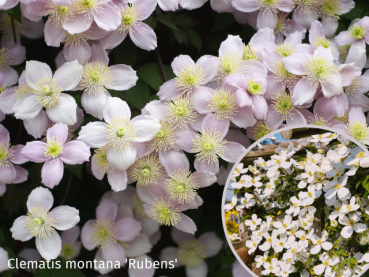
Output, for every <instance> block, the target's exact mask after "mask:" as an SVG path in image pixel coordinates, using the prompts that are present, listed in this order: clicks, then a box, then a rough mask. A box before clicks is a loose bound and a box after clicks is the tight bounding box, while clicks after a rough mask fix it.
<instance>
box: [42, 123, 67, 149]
mask: <svg viewBox="0 0 369 277" xmlns="http://www.w3.org/2000/svg"><path fill="white" fill-rule="evenodd" d="M46 137H47V141H48V142H49V141H52V140H53V139H58V140H60V142H61V143H62V144H64V143H65V141H66V140H67V137H68V126H67V125H66V124H63V123H57V124H55V125H54V126H53V127H51V128H49V129H48V130H47V134H46Z"/></svg>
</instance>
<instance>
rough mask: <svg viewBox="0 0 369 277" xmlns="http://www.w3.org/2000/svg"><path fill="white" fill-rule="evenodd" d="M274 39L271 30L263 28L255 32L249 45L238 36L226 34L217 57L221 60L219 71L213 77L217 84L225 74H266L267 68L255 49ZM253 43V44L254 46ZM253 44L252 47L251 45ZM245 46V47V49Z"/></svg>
mask: <svg viewBox="0 0 369 277" xmlns="http://www.w3.org/2000/svg"><path fill="white" fill-rule="evenodd" d="M271 39H273V40H274V35H273V31H272V30H271V29H269V28H265V29H263V30H261V31H260V32H258V33H257V34H255V36H254V37H253V38H252V39H251V41H250V44H249V47H247V46H244V44H243V42H242V40H241V38H240V37H239V36H232V35H228V37H227V39H226V40H225V41H223V42H222V43H221V44H220V47H219V59H220V61H221V64H220V68H219V72H218V74H217V76H216V77H215V80H216V81H217V83H218V84H223V82H224V79H225V78H226V77H227V76H230V75H234V74H243V75H251V74H252V73H255V72H260V73H263V74H265V75H266V74H267V72H268V71H267V69H266V67H265V65H264V64H262V63H261V62H260V61H259V59H258V58H257V56H258V55H257V54H258V52H257V49H258V48H259V47H260V46H261V48H262V47H263V46H265V45H268V44H269V43H270V42H271ZM254 44H255V46H254ZM253 46H254V47H253ZM245 48H246V49H245Z"/></svg>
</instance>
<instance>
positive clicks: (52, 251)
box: [36, 232, 61, 260]
mask: <svg viewBox="0 0 369 277" xmlns="http://www.w3.org/2000/svg"><path fill="white" fill-rule="evenodd" d="M36 248H37V250H38V252H39V253H40V255H41V257H43V258H44V259H45V260H52V259H56V258H57V257H58V256H59V254H60V251H61V239H60V236H59V234H58V232H52V233H51V234H50V235H49V236H46V237H36Z"/></svg>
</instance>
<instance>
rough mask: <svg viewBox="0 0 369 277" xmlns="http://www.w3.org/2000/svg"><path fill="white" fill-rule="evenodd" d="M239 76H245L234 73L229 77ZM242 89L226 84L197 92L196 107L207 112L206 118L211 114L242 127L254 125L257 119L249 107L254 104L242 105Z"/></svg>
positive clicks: (194, 95)
mask: <svg viewBox="0 0 369 277" xmlns="http://www.w3.org/2000/svg"><path fill="white" fill-rule="evenodd" d="M237 76H238V77H240V78H244V76H242V75H232V76H229V77H227V78H232V77H235V78H237ZM227 78H226V79H227ZM232 89H233V91H232ZM240 90H241V89H239V88H236V89H234V88H233V87H228V86H227V85H224V86H223V88H219V89H217V90H213V89H210V88H209V89H207V90H204V91H202V92H200V93H198V92H196V93H194V94H193V102H194V107H195V109H196V110H197V111H198V112H199V113H200V114H206V116H205V119H206V118H207V117H209V116H210V117H213V118H215V119H216V120H229V121H231V122H233V123H234V124H235V125H236V126H238V127H240V128H247V127H250V126H253V125H254V124H255V123H256V119H255V118H254V113H253V109H251V108H250V107H249V106H252V105H248V104H250V103H247V104H245V105H243V106H241V107H240V103H239V98H238V97H237V96H238V95H237V92H238V91H240ZM261 98H262V97H261ZM262 99H264V98H262ZM256 101H257V100H256ZM256 101H254V102H256ZM250 102H251V101H250ZM260 106H262V105H260ZM265 108H266V102H265ZM260 109H262V107H260ZM259 114H260V113H258V115H259ZM265 114H266V111H265Z"/></svg>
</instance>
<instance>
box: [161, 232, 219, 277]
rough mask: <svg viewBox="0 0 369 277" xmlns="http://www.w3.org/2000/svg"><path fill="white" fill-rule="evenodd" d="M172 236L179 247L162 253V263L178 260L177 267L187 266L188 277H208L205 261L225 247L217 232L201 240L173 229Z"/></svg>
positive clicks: (209, 233) (203, 235)
mask: <svg viewBox="0 0 369 277" xmlns="http://www.w3.org/2000/svg"><path fill="white" fill-rule="evenodd" d="M171 236H172V239H173V240H174V242H175V243H176V244H177V245H178V247H166V248H164V249H163V250H162V251H161V253H160V257H159V258H160V260H161V261H168V262H169V261H173V260H174V259H177V263H175V267H180V266H185V267H186V275H187V276H188V277H192V276H197V277H206V276H208V266H207V264H206V262H205V259H207V258H211V257H214V256H215V255H217V254H218V253H219V251H220V250H221V249H222V247H223V241H222V240H221V239H219V238H218V237H217V235H216V234H215V232H206V233H203V234H202V235H201V236H200V237H199V238H196V237H195V236H194V235H192V234H188V233H184V232H181V231H180V230H177V229H175V228H172V231H171Z"/></svg>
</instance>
